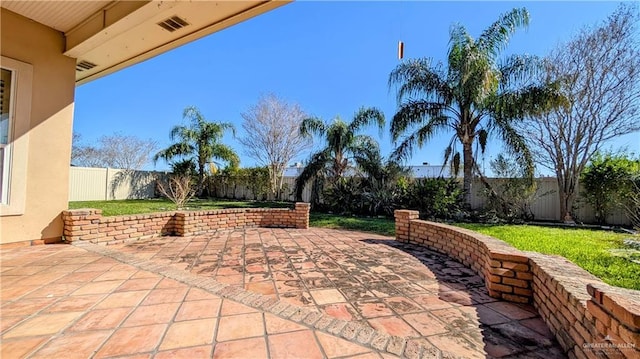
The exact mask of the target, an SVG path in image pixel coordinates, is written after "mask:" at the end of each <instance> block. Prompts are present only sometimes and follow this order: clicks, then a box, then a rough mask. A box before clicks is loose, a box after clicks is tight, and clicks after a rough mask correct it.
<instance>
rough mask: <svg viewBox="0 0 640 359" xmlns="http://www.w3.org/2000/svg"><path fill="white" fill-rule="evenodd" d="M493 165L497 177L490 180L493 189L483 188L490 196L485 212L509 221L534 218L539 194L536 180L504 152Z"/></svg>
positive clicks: (486, 195) (492, 162) (487, 196)
mask: <svg viewBox="0 0 640 359" xmlns="http://www.w3.org/2000/svg"><path fill="white" fill-rule="evenodd" d="M490 166H491V170H492V171H493V173H494V175H495V176H496V177H497V178H494V179H493V180H492V181H491V186H490V187H491V188H485V189H484V190H483V191H482V194H483V196H485V198H486V199H487V201H486V203H485V206H484V211H485V212H486V213H485V214H491V215H493V216H496V217H497V218H498V219H500V220H502V221H507V222H517V221H522V220H525V221H529V220H532V219H534V216H533V212H532V211H531V204H532V203H533V202H534V201H535V200H536V199H537V198H538V197H539V196H538V195H537V190H538V185H537V183H536V181H535V180H534V179H533V178H532V177H530V176H527V175H526V171H525V169H524V168H523V167H522V166H521V165H519V164H518V163H517V162H516V161H515V160H514V159H512V158H509V157H506V156H504V155H502V154H500V155H498V157H496V159H494V160H492V161H491V162H490Z"/></svg>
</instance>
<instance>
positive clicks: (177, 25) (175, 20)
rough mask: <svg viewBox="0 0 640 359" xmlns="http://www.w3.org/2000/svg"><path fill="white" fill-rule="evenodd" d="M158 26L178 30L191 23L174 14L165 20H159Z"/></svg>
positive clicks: (170, 30)
mask: <svg viewBox="0 0 640 359" xmlns="http://www.w3.org/2000/svg"><path fill="white" fill-rule="evenodd" d="M158 26H160V27H161V28H163V29H165V30H167V31H169V32H174V31H176V30H179V29H182V28H183V27H186V26H189V23H188V22H186V21H185V20H184V19H181V18H179V17H178V16H172V17H170V18H168V19H166V20H164V21H161V22H159V23H158Z"/></svg>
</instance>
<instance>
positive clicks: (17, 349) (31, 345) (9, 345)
mask: <svg viewBox="0 0 640 359" xmlns="http://www.w3.org/2000/svg"><path fill="white" fill-rule="evenodd" d="M47 340H49V336H43V337H27V338H16V339H10V340H4V339H3V340H2V345H0V357H1V358H2V359H18V358H25V357H26V356H27V355H28V354H29V353H31V352H33V351H34V350H35V349H36V348H38V347H39V346H40V345H41V344H42V343H44V342H46V341H47Z"/></svg>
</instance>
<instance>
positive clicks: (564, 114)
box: [524, 4, 640, 222]
mask: <svg viewBox="0 0 640 359" xmlns="http://www.w3.org/2000/svg"><path fill="white" fill-rule="evenodd" d="M637 22H638V7H637V6H636V5H629V4H627V5H621V6H620V7H619V8H618V9H617V10H616V12H615V13H613V14H612V15H611V16H609V18H608V19H607V20H606V21H605V22H604V23H602V24H601V25H600V26H597V27H591V28H585V29H583V30H581V31H580V32H579V33H578V34H577V35H576V36H575V37H574V38H573V39H572V40H571V41H569V42H568V43H566V44H562V45H561V46H559V47H558V48H557V49H556V50H554V51H553V52H552V53H551V55H549V56H548V58H547V59H546V70H547V71H546V74H545V76H547V80H550V81H558V82H559V83H560V84H561V91H562V93H563V95H564V96H565V97H566V99H567V104H566V106H563V107H560V108H557V109H555V110H553V111H551V112H549V113H547V114H546V115H543V116H541V117H537V118H531V119H529V120H528V121H525V123H524V127H525V128H524V130H525V132H526V134H527V136H526V137H527V138H528V139H529V140H530V146H531V147H532V149H533V151H534V154H535V155H534V158H537V160H538V163H539V164H540V165H541V166H543V167H546V168H548V169H550V170H552V171H554V172H555V174H556V177H557V181H558V188H559V190H558V195H559V202H560V216H561V219H563V220H564V221H565V222H572V221H573V216H572V214H571V212H572V208H573V204H574V201H575V199H576V197H577V195H578V191H577V189H578V179H579V178H580V174H581V173H582V171H583V169H584V167H585V165H586V164H587V162H588V161H589V159H590V158H591V157H592V156H593V155H594V153H596V152H597V151H599V150H600V149H601V148H602V147H603V146H604V145H605V144H606V142H607V141H608V140H611V139H613V138H615V137H617V136H620V135H624V134H629V133H632V132H635V131H638V130H640V120H639V118H638V115H639V113H640V108H639V106H640V105H639V102H640V51H639V47H638V39H637V34H636V33H634V31H635V30H636V26H637Z"/></svg>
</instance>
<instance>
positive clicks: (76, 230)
mask: <svg viewBox="0 0 640 359" xmlns="http://www.w3.org/2000/svg"><path fill="white" fill-rule="evenodd" d="M62 219H63V221H64V237H65V240H66V241H68V242H73V241H91V242H93V243H103V242H114V241H125V240H135V239H140V238H148V237H153V236H162V235H177V236H187V235H194V234H202V233H207V232H214V231H217V230H221V229H236V228H247V227H281V228H303V229H305V228H309V204H308V203H296V204H295V208H294V209H286V208H242V209H218V210H209V211H193V212H192V211H175V212H160V213H150V214H139V215H128V216H114V217H103V216H102V211H101V210H99V209H91V208H88V209H74V210H67V211H63V212H62Z"/></svg>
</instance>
